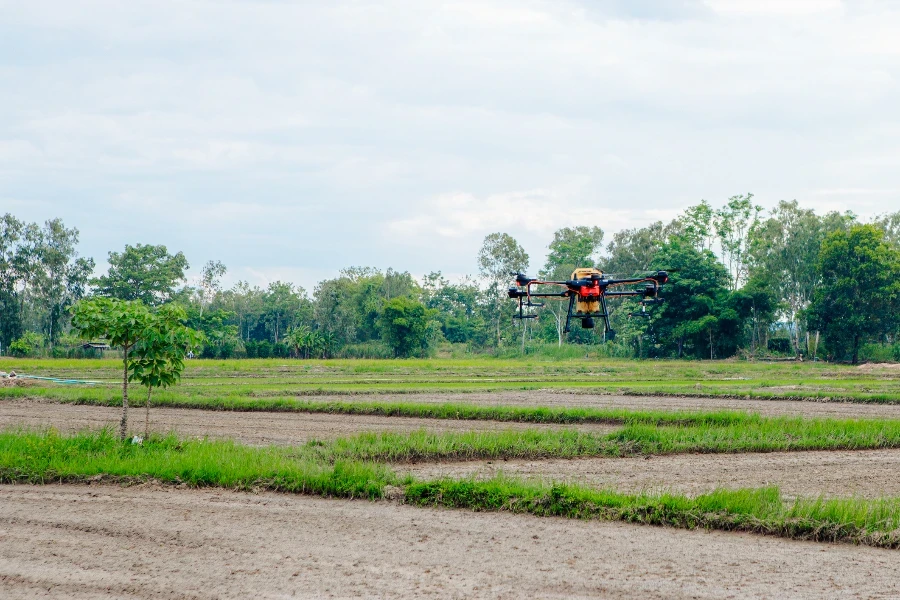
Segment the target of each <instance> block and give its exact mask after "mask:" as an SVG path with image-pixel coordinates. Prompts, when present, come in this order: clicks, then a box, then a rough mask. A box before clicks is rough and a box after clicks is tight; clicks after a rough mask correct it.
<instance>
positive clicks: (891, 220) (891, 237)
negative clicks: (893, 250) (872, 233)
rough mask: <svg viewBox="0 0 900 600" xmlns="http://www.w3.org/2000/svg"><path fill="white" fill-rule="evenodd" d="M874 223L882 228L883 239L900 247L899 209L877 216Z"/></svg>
mask: <svg viewBox="0 0 900 600" xmlns="http://www.w3.org/2000/svg"><path fill="white" fill-rule="evenodd" d="M874 225H876V226H878V227H880V228H881V229H883V230H884V241H886V242H887V243H889V244H893V245H894V246H897V247H900V211H897V212H895V213H889V214H885V215H880V216H878V217H877V218H876V219H875V221H874Z"/></svg>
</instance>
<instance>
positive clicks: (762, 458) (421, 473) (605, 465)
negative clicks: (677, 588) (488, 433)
mask: <svg viewBox="0 0 900 600" xmlns="http://www.w3.org/2000/svg"><path fill="white" fill-rule="evenodd" d="M397 471H398V472H410V473H412V474H413V475H416V476H417V477H421V478H422V479H437V478H439V477H452V478H462V477H476V478H489V477H493V476H495V475H497V474H499V473H501V472H502V473H504V474H506V475H510V476H515V477H524V478H538V479H544V480H547V481H568V482H573V483H575V482H577V483H580V484H583V485H589V486H592V487H597V488H611V489H615V490H618V491H622V492H640V491H663V490H667V491H672V492H678V493H683V494H690V495H696V494H701V493H704V492H710V491H712V490H714V489H716V488H730V489H736V488H750V487H763V486H767V485H777V486H778V487H779V488H780V489H781V492H782V494H783V495H784V496H785V497H788V498H791V497H797V496H805V497H818V496H819V495H824V496H831V497H837V496H841V497H847V496H859V497H865V498H879V497H882V496H900V478H898V477H897V474H898V473H900V450H855V451H810V452H771V453H763V454H761V453H748V454H678V455H674V456H654V457H651V458H648V459H645V458H581V459H575V460H555V459H554V460H539V461H526V460H508V461H502V460H500V461H474V462H463V463H440V464H416V465H403V466H398V467H397Z"/></svg>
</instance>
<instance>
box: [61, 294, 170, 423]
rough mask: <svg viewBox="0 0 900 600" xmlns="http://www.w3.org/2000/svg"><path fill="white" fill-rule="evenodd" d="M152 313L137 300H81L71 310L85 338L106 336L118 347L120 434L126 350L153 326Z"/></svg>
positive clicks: (124, 413)
mask: <svg viewBox="0 0 900 600" xmlns="http://www.w3.org/2000/svg"><path fill="white" fill-rule="evenodd" d="M153 317H154V315H153V314H152V313H151V312H150V310H149V309H148V308H147V307H146V306H145V305H144V303H143V302H141V301H140V300H130V301H128V300H117V299H115V298H91V299H89V300H82V301H81V302H79V303H78V304H76V305H75V306H74V308H73V310H72V326H73V327H74V328H75V329H76V330H77V331H78V332H79V333H80V334H81V335H82V336H84V337H86V338H105V339H107V340H108V341H109V344H110V345H111V346H121V347H122V352H123V354H124V356H123V358H122V420H121V421H120V422H119V437H120V438H121V439H123V440H124V439H125V436H126V434H127V433H128V367H129V352H130V351H131V349H132V348H134V346H135V344H137V343H138V342H140V341H141V339H142V338H143V336H145V335H146V334H147V331H148V329H149V328H150V327H151V325H152V321H153Z"/></svg>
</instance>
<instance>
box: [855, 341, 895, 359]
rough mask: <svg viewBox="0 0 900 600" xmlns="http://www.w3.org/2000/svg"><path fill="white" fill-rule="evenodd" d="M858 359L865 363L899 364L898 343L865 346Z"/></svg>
mask: <svg viewBox="0 0 900 600" xmlns="http://www.w3.org/2000/svg"><path fill="white" fill-rule="evenodd" d="M859 359H860V360H861V361H867V362H900V343H898V344H866V345H864V346H863V347H862V348H861V349H860V351H859Z"/></svg>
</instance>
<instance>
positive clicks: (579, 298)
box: [507, 268, 669, 340]
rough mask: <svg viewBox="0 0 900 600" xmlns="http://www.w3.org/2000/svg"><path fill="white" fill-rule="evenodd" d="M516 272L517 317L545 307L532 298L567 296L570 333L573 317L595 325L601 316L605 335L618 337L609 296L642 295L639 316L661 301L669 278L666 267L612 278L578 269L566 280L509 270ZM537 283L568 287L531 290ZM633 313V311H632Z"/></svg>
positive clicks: (513, 295) (512, 292)
mask: <svg viewBox="0 0 900 600" xmlns="http://www.w3.org/2000/svg"><path fill="white" fill-rule="evenodd" d="M510 275H515V278H516V279H515V283H516V285H515V286H511V287H510V288H509V290H508V292H507V295H508V296H509V297H510V298H513V299H516V300H518V303H519V307H518V311H517V313H516V314H515V315H513V318H514V319H536V318H537V315H536V314H526V312H525V308H527V307H537V308H539V307H542V306H544V303H543V302H533V301H532V298H559V299H562V298H568V299H569V307H568V310H567V311H566V326H565V329H564V330H563V331H564V332H565V333H568V332H569V331H570V330H571V323H572V319H580V320H581V327H582V328H583V329H593V327H594V319H602V321H603V326H604V333H605V335H606V339H608V340H612V339H614V338H615V335H616V332H615V330H613V328H612V326H611V325H610V322H609V308H608V306H607V304H606V300H607V298H618V297H624V296H632V297H638V296H639V297H641V300H640V304H641V313H640V315H637V316H649V315H648V314H647V313H646V312H645V310H644V307H645V306H646V305H648V304H659V303H660V302H662V298H660V297H659V290H660V287H662V285H663V284H665V283H666V282H667V281H668V280H669V274H668V273H667V272H666V271H656V272H655V273H654V274H653V275H649V276H641V277H629V278H624V279H617V278H611V277H608V276H606V275H605V274H604V273H603V272H602V271H599V270H597V269H594V268H583V269H575V271H574V272H573V273H572V279H569V280H566V281H543V280H540V279H532V278H530V277H528V276H526V275H524V274H522V273H510ZM641 284H643V288H642V289H624V290H609V288H615V287H628V286H636V285H641ZM534 285H555V286H561V287H564V288H565V289H564V290H562V291H560V292H539V291H532V289H531V286H534ZM629 316H631V314H629Z"/></svg>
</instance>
